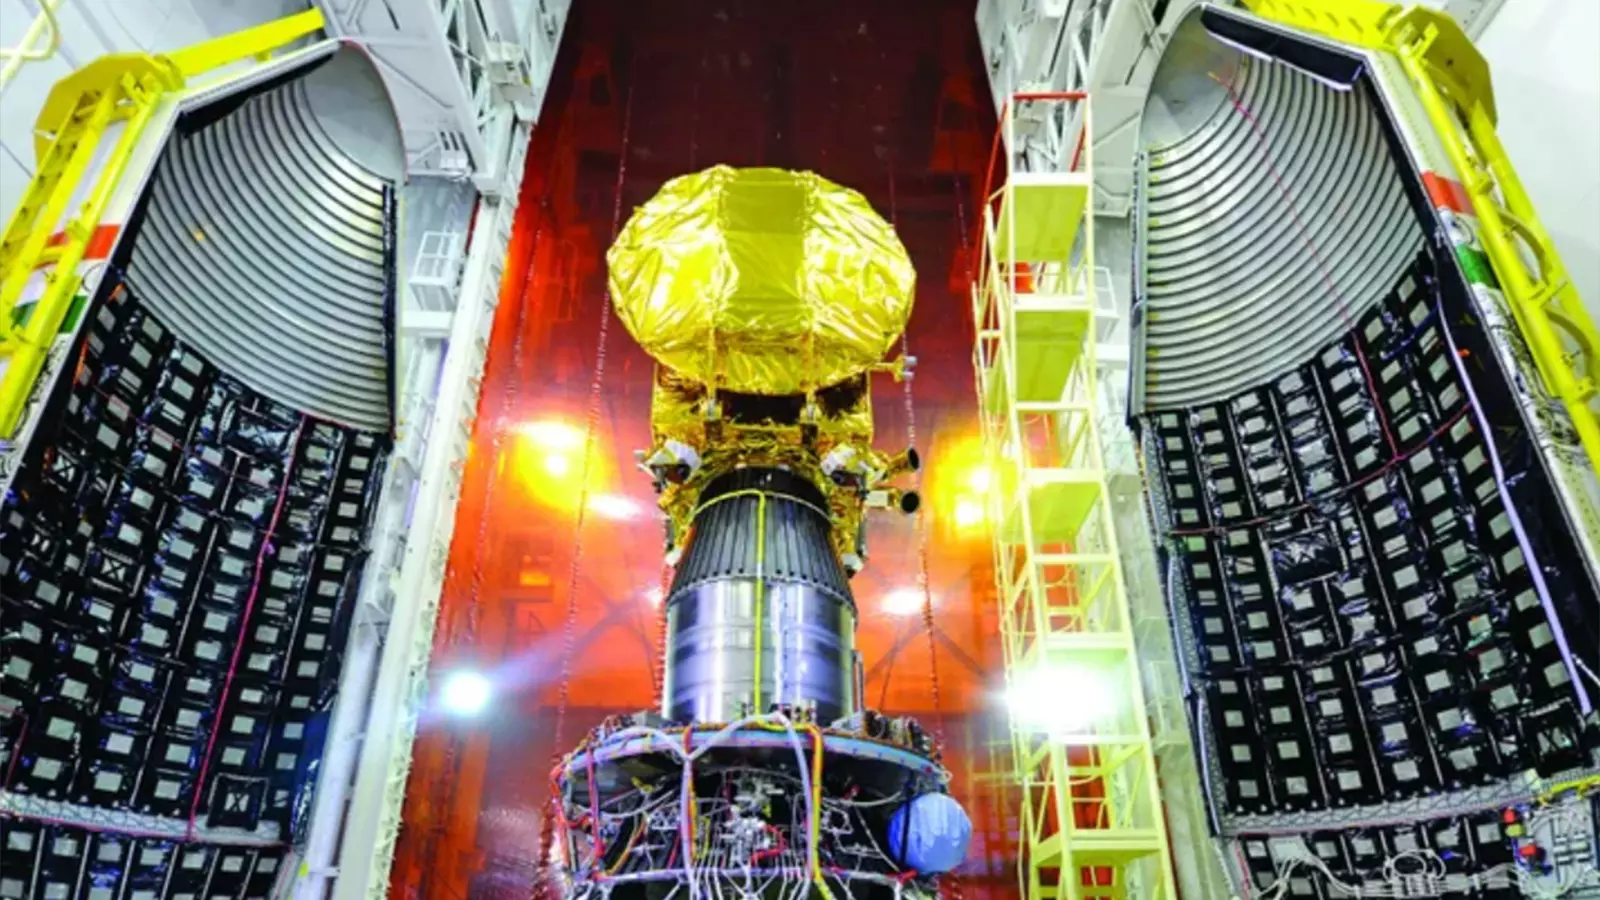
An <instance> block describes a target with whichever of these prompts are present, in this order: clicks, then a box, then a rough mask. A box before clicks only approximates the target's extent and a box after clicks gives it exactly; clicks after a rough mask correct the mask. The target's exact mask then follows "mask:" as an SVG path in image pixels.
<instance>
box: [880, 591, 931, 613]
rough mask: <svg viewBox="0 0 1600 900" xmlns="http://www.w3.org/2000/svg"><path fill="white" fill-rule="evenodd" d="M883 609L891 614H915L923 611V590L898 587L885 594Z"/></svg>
mask: <svg viewBox="0 0 1600 900" xmlns="http://www.w3.org/2000/svg"><path fill="white" fill-rule="evenodd" d="M883 611H884V612H886V613H888V614H889V615H891V616H914V615H917V614H918V613H920V612H922V591H919V590H917V589H916V588H909V587H903V588H896V589H895V590H892V591H890V592H889V593H888V594H886V595H884V598H883Z"/></svg>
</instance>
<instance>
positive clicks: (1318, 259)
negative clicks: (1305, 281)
mask: <svg viewBox="0 0 1600 900" xmlns="http://www.w3.org/2000/svg"><path fill="white" fill-rule="evenodd" d="M1212 79H1213V80H1214V81H1216V82H1217V83H1218V84H1220V85H1222V88H1223V90H1225V91H1227V92H1228V101H1229V102H1230V103H1232V104H1233V108H1234V110H1235V111H1236V112H1238V113H1239V114H1240V115H1242V116H1244V118H1245V121H1247V122H1249V123H1250V130H1251V131H1252V132H1253V133H1254V134H1255V136H1256V140H1257V142H1259V143H1260V145H1261V157H1262V159H1264V160H1266V163H1267V171H1268V172H1271V173H1272V182H1273V184H1274V185H1275V186H1276V187H1277V189H1278V193H1280V194H1282V195H1283V201H1284V205H1285V206H1287V207H1288V209H1289V217H1290V219H1291V221H1293V222H1294V227H1295V230H1297V231H1298V232H1299V233H1300V241H1301V243H1303V244H1305V246H1306V250H1307V251H1309V252H1310V254H1311V261H1312V262H1313V263H1315V264H1316V267H1317V274H1319V275H1321V276H1322V280H1323V282H1324V283H1325V284H1327V286H1328V291H1329V293H1331V294H1333V295H1334V299H1335V301H1336V302H1337V301H1338V300H1340V299H1343V295H1342V294H1341V293H1340V292H1339V289H1338V287H1337V286H1336V285H1335V284H1334V283H1333V276H1332V275H1330V274H1329V273H1328V264H1327V263H1326V262H1324V261H1323V259H1322V256H1321V255H1320V254H1319V253H1317V247H1316V245H1315V244H1313V243H1312V241H1311V232H1310V231H1309V230H1308V229H1307V228H1306V226H1305V223H1304V222H1303V221H1301V219H1300V210H1299V209H1298V208H1296V206H1295V204H1294V198H1293V197H1292V196H1290V195H1289V188H1288V186H1287V185H1286V184H1285V183H1284V180H1283V175H1282V174H1281V173H1280V172H1279V171H1278V166H1277V164H1276V163H1274V162H1273V160H1272V153H1271V151H1270V148H1269V147H1268V146H1267V136H1266V133H1265V132H1264V131H1263V130H1262V128H1261V123H1259V122H1257V121H1256V117H1255V116H1254V115H1252V114H1251V112H1250V110H1248V109H1246V108H1245V106H1244V104H1243V103H1241V102H1239V95H1238V94H1236V93H1235V92H1234V90H1233V84H1232V83H1231V82H1224V81H1223V80H1222V79H1220V78H1217V77H1216V76H1215V75H1213V76H1212ZM1335 308H1336V309H1338V311H1339V318H1340V320H1341V321H1342V322H1343V323H1344V327H1345V330H1346V331H1348V332H1350V343H1351V345H1352V346H1354V347H1355V349H1356V361H1357V362H1359V363H1360V364H1361V373H1362V374H1363V375H1365V376H1366V380H1367V393H1368V396H1369V399H1370V400H1371V402H1372V412H1373V414H1374V415H1376V416H1377V417H1378V426H1379V427H1380V428H1382V429H1383V439H1384V442H1385V443H1387V444H1388V445H1389V453H1390V455H1391V456H1394V455H1397V454H1398V453H1399V450H1398V447H1397V445H1396V444H1395V441H1394V435H1393V434H1391V433H1390V432H1389V417H1388V416H1386V415H1384V412H1383V404H1382V402H1381V401H1380V399H1379V397H1378V393H1377V392H1378V382H1377V381H1376V380H1375V379H1374V378H1373V377H1372V369H1371V367H1370V366H1369V365H1368V364H1367V354H1366V353H1365V352H1364V351H1363V350H1362V349H1361V336H1360V335H1358V334H1356V333H1355V323H1354V322H1353V321H1351V319H1350V313H1349V311H1348V310H1346V309H1345V308H1344V306H1342V305H1337V303H1336V307H1335Z"/></svg>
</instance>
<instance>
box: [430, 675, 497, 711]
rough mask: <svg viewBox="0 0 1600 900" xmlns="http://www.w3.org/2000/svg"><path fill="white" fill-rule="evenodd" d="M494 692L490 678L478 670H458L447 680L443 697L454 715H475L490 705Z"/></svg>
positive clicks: (445, 705)
mask: <svg viewBox="0 0 1600 900" xmlns="http://www.w3.org/2000/svg"><path fill="white" fill-rule="evenodd" d="M493 692H494V691H493V688H492V687H491V686H490V684H489V679H487V678H485V677H483V676H482V675H479V674H478V673H477V672H456V673H453V674H452V675H451V676H450V677H449V678H448V679H446V680H445V683H444V690H443V691H442V692H441V698H442V700H443V702H444V708H445V709H446V710H447V711H449V712H450V713H452V714H453V715H458V716H475V715H477V714H478V713H480V712H483V708H484V707H486V706H488V705H489V697H490V695H491V694H492V693H493Z"/></svg>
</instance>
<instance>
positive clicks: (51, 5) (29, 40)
mask: <svg viewBox="0 0 1600 900" xmlns="http://www.w3.org/2000/svg"><path fill="white" fill-rule="evenodd" d="M65 2H67V0H40V2H39V14H38V15H37V16H34V17H33V23H32V24H31V25H29V26H28V31H27V33H25V34H24V35H23V36H22V40H20V41H18V42H17V46H16V47H14V48H9V49H0V59H3V60H5V65H4V66H3V67H0V93H5V89H6V86H7V85H9V84H11V79H13V78H15V77H17V73H18V72H20V71H22V67H23V65H24V64H26V63H30V62H43V61H45V60H47V59H49V58H50V57H52V56H55V55H56V51H57V50H60V49H61V22H60V21H59V20H58V19H56V7H58V6H60V5H61V4H63V3H65ZM47 30H48V31H49V32H50V43H49V44H48V45H47V46H46V47H45V48H44V49H42V50H41V49H36V48H35V46H34V44H35V42H36V41H38V40H39V36H40V34H42V33H43V32H45V31H47Z"/></svg>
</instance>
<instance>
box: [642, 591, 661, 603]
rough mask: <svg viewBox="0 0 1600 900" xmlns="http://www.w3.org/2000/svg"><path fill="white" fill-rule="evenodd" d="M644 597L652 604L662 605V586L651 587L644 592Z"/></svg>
mask: <svg viewBox="0 0 1600 900" xmlns="http://www.w3.org/2000/svg"><path fill="white" fill-rule="evenodd" d="M644 599H645V600H646V601H647V602H648V603H649V604H650V605H651V606H660V605H661V599H662V597H661V588H658V587H653V588H651V589H649V590H648V591H645V592H644Z"/></svg>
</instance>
